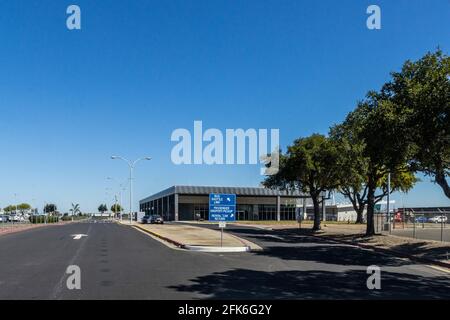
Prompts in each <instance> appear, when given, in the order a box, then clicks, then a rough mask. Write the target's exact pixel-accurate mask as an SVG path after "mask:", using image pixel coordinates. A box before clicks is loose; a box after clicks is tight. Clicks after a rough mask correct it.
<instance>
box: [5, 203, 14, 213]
mask: <svg viewBox="0 0 450 320" xmlns="http://www.w3.org/2000/svg"><path fill="white" fill-rule="evenodd" d="M16 210H17V207H16V206H14V205H9V206H7V207H5V208H3V211H5V212H6V213H8V214H10V213H12V212H15V211H16Z"/></svg>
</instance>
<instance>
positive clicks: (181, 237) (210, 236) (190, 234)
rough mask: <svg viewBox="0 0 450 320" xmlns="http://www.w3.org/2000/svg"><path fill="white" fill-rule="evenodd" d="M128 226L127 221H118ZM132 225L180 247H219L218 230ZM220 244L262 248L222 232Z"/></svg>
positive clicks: (230, 246)
mask: <svg viewBox="0 0 450 320" xmlns="http://www.w3.org/2000/svg"><path fill="white" fill-rule="evenodd" d="M118 222H119V223H121V224H123V225H126V226H130V223H129V221H118ZM132 226H133V227H135V228H138V229H140V230H142V231H145V232H147V233H149V234H151V235H153V236H155V237H158V238H160V239H162V240H165V241H167V242H170V243H172V244H174V245H176V246H178V247H181V248H189V249H190V247H191V246H199V247H200V246H201V247H220V246H221V241H220V232H219V231H216V230H211V229H207V228H202V227H194V226H191V225H184V224H171V223H165V224H162V225H161V224H141V223H137V222H135V221H133V224H132ZM222 245H223V247H224V248H239V247H242V248H243V247H249V248H250V250H252V251H253V250H262V248H261V247H260V246H258V245H256V244H254V243H252V242H250V241H247V240H245V239H242V238H239V237H236V236H234V235H231V234H229V233H227V232H226V231H224V232H223V239H222Z"/></svg>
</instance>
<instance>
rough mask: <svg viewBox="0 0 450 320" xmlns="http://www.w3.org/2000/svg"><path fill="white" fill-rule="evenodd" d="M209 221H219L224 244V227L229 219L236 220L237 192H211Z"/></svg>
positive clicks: (221, 239) (221, 241)
mask: <svg viewBox="0 0 450 320" xmlns="http://www.w3.org/2000/svg"><path fill="white" fill-rule="evenodd" d="M209 221H214V222H219V228H220V246H221V247H222V246H223V229H224V228H225V227H226V225H227V221H236V195H235V194H221V193H210V194H209Z"/></svg>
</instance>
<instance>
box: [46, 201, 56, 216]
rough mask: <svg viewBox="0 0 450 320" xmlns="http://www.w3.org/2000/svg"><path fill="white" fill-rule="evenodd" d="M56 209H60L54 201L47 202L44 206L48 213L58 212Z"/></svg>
mask: <svg viewBox="0 0 450 320" xmlns="http://www.w3.org/2000/svg"><path fill="white" fill-rule="evenodd" d="M56 210H58V208H57V207H56V204H53V203H47V204H46V205H45V206H44V212H45V213H46V214H55V213H56Z"/></svg>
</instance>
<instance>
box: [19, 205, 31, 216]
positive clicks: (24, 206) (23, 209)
mask: <svg viewBox="0 0 450 320" xmlns="http://www.w3.org/2000/svg"><path fill="white" fill-rule="evenodd" d="M17 209H18V210H19V211H20V213H21V214H24V213H25V211H28V210H30V209H31V205H29V204H28V203H21V204H19V205H18V206H17Z"/></svg>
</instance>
